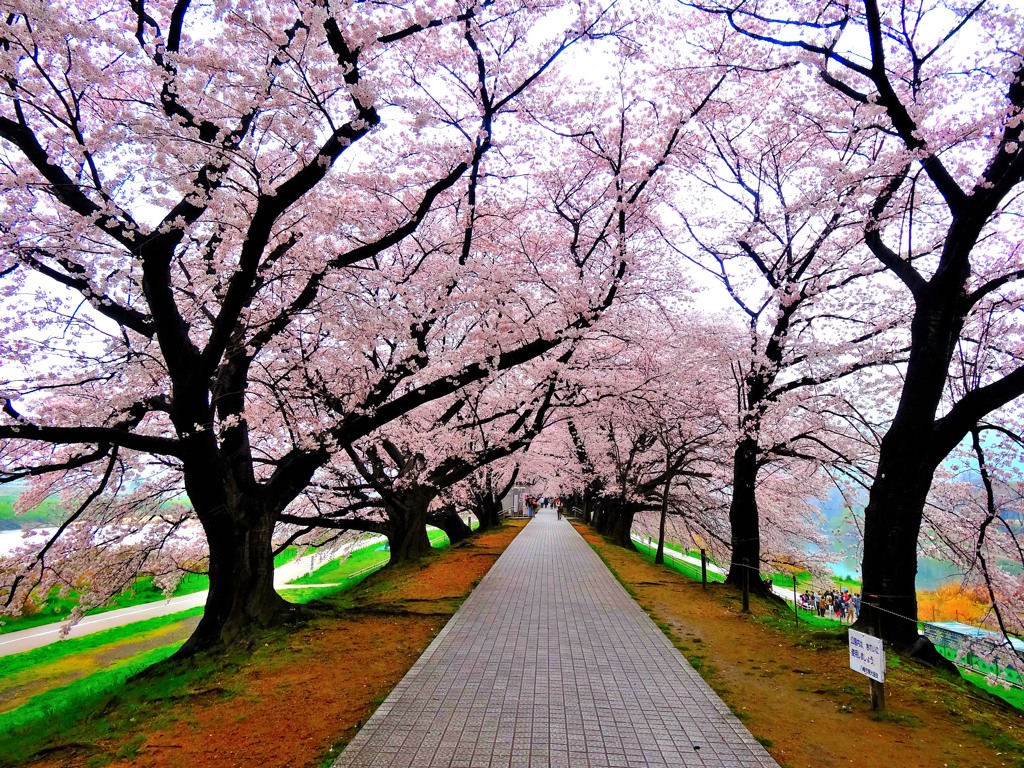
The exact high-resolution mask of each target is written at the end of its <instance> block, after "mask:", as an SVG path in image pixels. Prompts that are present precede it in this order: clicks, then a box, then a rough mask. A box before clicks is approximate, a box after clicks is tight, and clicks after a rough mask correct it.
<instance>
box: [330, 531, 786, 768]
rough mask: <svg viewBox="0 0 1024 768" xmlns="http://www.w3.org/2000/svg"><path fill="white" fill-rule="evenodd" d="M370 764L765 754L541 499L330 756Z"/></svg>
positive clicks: (465, 766)
mask: <svg viewBox="0 0 1024 768" xmlns="http://www.w3.org/2000/svg"><path fill="white" fill-rule="evenodd" d="M370 766H394V768H420V767H421V766H423V767H426V766H429V767H430V768H434V767H435V766H450V767H452V768H477V767H478V766H479V767H480V768H489V767H493V766H502V768H518V767H519V766H523V767H524V768H525V767H526V766H531V767H533V768H536V766H552V767H553V768H564V767H568V766H572V767H573V768H575V767H576V766H580V767H581V768H583V767H588V768H597V767H598V766H601V767H606V768H632V766H665V767H671V768H677V767H678V766H717V767H721V768H726V767H729V768H731V767H732V766H735V767H736V768H748V767H749V768H755V767H758V768H759V767H764V766H772V767H774V768H777V764H776V763H775V761H774V760H772V758H771V757H770V756H769V755H768V753H767V752H766V751H765V750H764V749H763V748H762V747H761V745H760V744H758V743H757V742H756V741H754V739H753V738H752V737H751V735H750V733H749V732H748V731H747V730H746V729H745V728H744V727H743V725H742V724H741V723H740V722H739V721H738V720H737V719H736V718H735V717H733V716H732V714H730V712H729V710H728V708H727V707H726V706H725V704H723V703H722V701H721V699H719V698H718V697H717V696H716V695H715V694H714V693H713V692H712V691H711V689H710V688H708V686H707V684H705V683H704V681H703V680H701V678H700V677H699V676H698V675H697V674H696V673H695V672H694V671H693V669H692V668H691V667H690V665H689V664H687V663H686V661H685V660H684V659H683V657H682V656H681V655H680V654H679V652H678V651H677V650H676V649H675V648H673V647H672V645H671V643H669V641H668V640H667V639H666V638H665V636H664V635H663V634H662V633H661V631H660V630H659V629H658V628H657V627H656V626H655V625H654V623H653V622H651V620H650V619H649V618H648V617H647V614H645V613H644V612H643V611H642V610H641V609H640V607H639V606H638V605H637V604H636V602H634V601H633V599H632V598H630V597H629V595H628V594H626V592H625V590H624V589H623V588H622V587H621V586H620V585H619V583H618V582H617V581H615V579H614V577H613V576H612V575H611V573H610V572H609V571H608V569H607V568H606V567H605V566H604V564H603V563H602V562H601V560H600V559H599V558H598V557H597V555H596V554H594V552H593V551H592V550H591V549H590V547H589V546H588V545H587V544H586V542H584V541H583V539H582V538H581V537H580V536H579V534H577V533H576V531H575V530H573V528H572V526H571V525H569V523H568V522H566V521H565V520H561V521H556V519H555V515H554V513H553V512H547V511H545V512H543V513H541V514H540V515H539V516H538V517H537V518H535V519H534V520H532V521H531V522H530V523H529V524H528V525H527V526H526V528H525V529H524V530H523V531H522V532H521V533H520V534H519V536H517V537H516V539H515V541H513V542H512V544H511V546H509V548H508V549H507V550H506V551H505V553H504V554H503V555H502V556H501V558H499V560H498V561H497V563H495V564H494V566H493V567H492V568H491V570H490V571H489V572H488V574H487V576H486V577H485V578H484V579H483V580H482V581H481V582H480V585H479V586H478V587H477V588H476V589H475V590H474V591H473V593H472V594H471V595H470V597H469V599H468V600H466V602H465V603H464V604H463V606H462V608H461V609H460V610H459V611H458V613H456V615H455V616H454V617H453V618H452V620H451V621H450V622H449V623H448V625H447V626H446V627H445V628H444V629H443V630H442V631H441V633H440V634H439V635H438V636H437V638H436V639H435V640H434V642H433V643H432V644H431V646H430V647H429V648H428V649H427V650H426V652H425V653H424V654H423V656H422V657H421V658H420V659H419V661H417V662H416V665H415V666H414V667H413V668H412V669H411V670H410V671H409V674H407V675H406V676H405V678H404V679H403V680H402V681H401V682H400V683H399V684H398V686H397V687H396V688H395V689H394V691H393V692H392V693H391V695H390V696H389V697H388V698H387V700H386V701H385V702H384V703H383V704H382V705H381V706H380V708H379V709H378V710H377V712H376V713H375V714H374V716H373V717H372V718H371V719H370V721H369V722H368V723H367V724H366V725H365V726H364V727H363V729H362V730H361V731H360V732H359V734H358V735H357V736H356V737H355V738H354V739H353V740H352V742H351V743H350V744H349V746H348V748H347V749H346V750H345V752H344V753H343V754H342V755H341V757H340V758H339V759H338V761H337V762H336V763H335V768H369V767H370Z"/></svg>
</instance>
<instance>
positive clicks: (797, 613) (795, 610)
mask: <svg viewBox="0 0 1024 768" xmlns="http://www.w3.org/2000/svg"><path fill="white" fill-rule="evenodd" d="M793 618H794V621H795V622H796V623H797V625H799V624H800V601H799V600H797V599H796V574H795V573H794V574H793Z"/></svg>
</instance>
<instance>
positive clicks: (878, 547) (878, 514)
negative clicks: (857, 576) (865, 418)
mask: <svg viewBox="0 0 1024 768" xmlns="http://www.w3.org/2000/svg"><path fill="white" fill-rule="evenodd" d="M900 432H901V430H896V429H895V428H893V429H891V430H890V431H889V434H888V435H886V437H885V439H884V440H883V441H882V454H881V455H880V457H879V464H878V471H877V474H876V476H875V481H874V483H873V484H872V486H871V494H870V496H869V498H868V506H867V508H866V509H865V511H864V560H863V563H862V570H863V574H864V586H863V590H864V591H863V593H862V595H861V597H862V600H863V602H864V604H865V605H867V606H868V608H867V609H866V610H862V611H861V615H860V619H859V620H858V622H857V625H856V626H857V628H858V629H861V630H864V631H870V632H872V633H873V634H874V632H875V631H876V628H877V626H878V624H879V619H880V624H881V636H882V637H883V638H884V639H885V640H886V641H887V642H889V643H892V645H893V646H894V647H896V648H898V649H901V650H902V649H905V648H908V647H910V646H911V645H913V644H914V643H915V642H916V641H917V638H918V634H919V633H918V631H917V541H918V535H919V534H920V532H921V520H922V512H923V510H924V504H925V500H926V498H927V496H928V490H929V489H930V488H931V483H932V476H933V474H934V471H935V467H934V466H929V464H930V462H929V461H927V460H926V459H925V458H924V455H925V454H926V453H927V446H926V445H924V444H923V443H924V439H923V438H922V437H914V436H910V435H903V434H900ZM907 438H910V439H909V440H908V439H907ZM900 444H902V445H903V446H904V447H902V448H897V447H896V446H899V445H900ZM915 444H916V445H915ZM874 606H878V607H880V608H881V609H882V611H881V612H880V614H879V612H876V611H875V610H874V609H873V607H874Z"/></svg>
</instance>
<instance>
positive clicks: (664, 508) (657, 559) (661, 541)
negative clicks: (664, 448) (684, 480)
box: [654, 473, 672, 565]
mask: <svg viewBox="0 0 1024 768" xmlns="http://www.w3.org/2000/svg"><path fill="white" fill-rule="evenodd" d="M671 484H672V475H671V474H668V473H666V474H665V493H664V495H663V496H662V497H661V520H660V521H659V523H658V551H657V552H655V553H654V564H655V565H661V564H662V563H664V562H665V518H667V517H668V491H669V486H670V485H671Z"/></svg>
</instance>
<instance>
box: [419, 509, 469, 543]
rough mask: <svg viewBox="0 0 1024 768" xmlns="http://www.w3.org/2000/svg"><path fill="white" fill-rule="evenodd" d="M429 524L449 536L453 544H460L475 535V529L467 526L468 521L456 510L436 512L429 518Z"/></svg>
mask: <svg viewBox="0 0 1024 768" xmlns="http://www.w3.org/2000/svg"><path fill="white" fill-rule="evenodd" d="M427 522H428V523H430V524H431V525H433V526H436V527H437V528H440V529H441V530H442V531H444V532H445V533H446V534H448V540H449V541H450V542H451V543H452V544H458V543H459V542H460V541H465V540H466V539H468V538H469V537H470V536H472V535H473V529H472V528H470V527H469V526H468V525H466V521H465V520H463V519H462V518H461V517H460V516H459V513H458V512H456V511H455V510H454V509H443V510H441V511H440V512H436V513H434V514H432V515H430V516H428V517H427Z"/></svg>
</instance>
